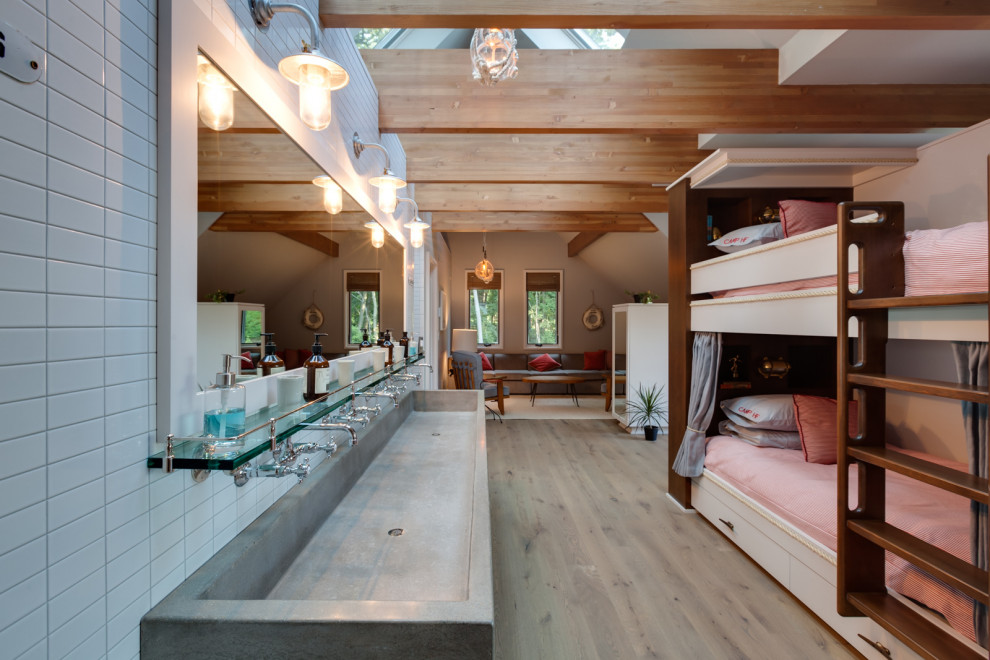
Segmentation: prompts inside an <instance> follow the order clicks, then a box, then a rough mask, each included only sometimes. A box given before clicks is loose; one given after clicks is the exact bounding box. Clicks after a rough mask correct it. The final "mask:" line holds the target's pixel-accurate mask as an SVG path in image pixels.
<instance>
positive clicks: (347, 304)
mask: <svg viewBox="0 0 990 660" xmlns="http://www.w3.org/2000/svg"><path fill="white" fill-rule="evenodd" d="M350 273H377V274H378V329H379V330H382V327H381V326H382V322H381V321H382V271H381V269H380V268H379V269H375V268H350V269H345V270H344V271H343V277H342V278H341V279H342V281H343V288H344V296H343V297H344V348H349V349H353V348H359V347H360V346H361V342H358V343H356V344H352V343H351V291H350V289H348V288H347V276H348V275H349V274H350ZM368 340H369V341H371V343H372V344H374V343H375V342H376V341H377V340H378V337H377V335H375V336H369V337H368Z"/></svg>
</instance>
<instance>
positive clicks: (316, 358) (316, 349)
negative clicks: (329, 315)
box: [303, 332, 330, 401]
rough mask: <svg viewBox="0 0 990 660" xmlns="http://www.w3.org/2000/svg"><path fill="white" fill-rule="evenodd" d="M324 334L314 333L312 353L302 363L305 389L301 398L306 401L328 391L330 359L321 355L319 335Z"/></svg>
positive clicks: (321, 348) (321, 347)
mask: <svg viewBox="0 0 990 660" xmlns="http://www.w3.org/2000/svg"><path fill="white" fill-rule="evenodd" d="M326 336H327V333H325V332H317V333H315V335H314V338H313V354H312V355H311V356H309V359H308V360H306V362H304V363H303V366H304V367H306V391H305V392H304V393H303V398H304V399H305V400H306V401H313V400H315V399H319V398H320V397H322V396H324V395H326V394H327V392H329V391H330V361H329V360H327V359H326V358H325V357H323V345H322V344H320V337H326Z"/></svg>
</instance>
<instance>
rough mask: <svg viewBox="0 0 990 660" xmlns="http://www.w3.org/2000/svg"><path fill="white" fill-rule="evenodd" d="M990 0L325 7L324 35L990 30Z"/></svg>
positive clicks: (395, 0)
mask: <svg viewBox="0 0 990 660" xmlns="http://www.w3.org/2000/svg"><path fill="white" fill-rule="evenodd" d="M988 17H990V7H988V6H987V3H986V2H985V0H953V1H952V2H935V1H934V0H681V1H679V2H656V0H631V1H629V2H601V0H540V2H532V0H500V2H498V3H491V2H464V0H320V20H321V21H322V22H323V26H324V27H328V28H329V27H358V28H362V27H364V28H378V27H391V28H476V27H478V26H484V25H506V26H510V27H513V28H615V29H622V28H639V29H645V28H652V29H673V28H682V29H687V28H705V29H714V28H728V29H789V30H794V29H860V30H863V29H873V30H880V29H886V30H892V29H907V30H910V29H915V30H974V29H981V30H986V29H990V19H988Z"/></svg>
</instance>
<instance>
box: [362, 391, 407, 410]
mask: <svg viewBox="0 0 990 660" xmlns="http://www.w3.org/2000/svg"><path fill="white" fill-rule="evenodd" d="M358 396H363V397H366V398H369V399H370V398H373V397H385V398H387V399H391V400H392V407H393V408H398V407H399V396H398V394H392V393H391V392H386V391H384V390H382V391H377V392H361V393H360V394H359V395H358Z"/></svg>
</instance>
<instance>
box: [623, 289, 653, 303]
mask: <svg viewBox="0 0 990 660" xmlns="http://www.w3.org/2000/svg"><path fill="white" fill-rule="evenodd" d="M626 295H627V296H632V298H633V302H637V303H651V302H653V301H654V300H658V299H659V298H660V296H658V295H657V294H655V293H653V292H652V291H650V290H649V289H647V290H646V291H642V292H640V293H633V292H632V291H630V290H629V289H626Z"/></svg>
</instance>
